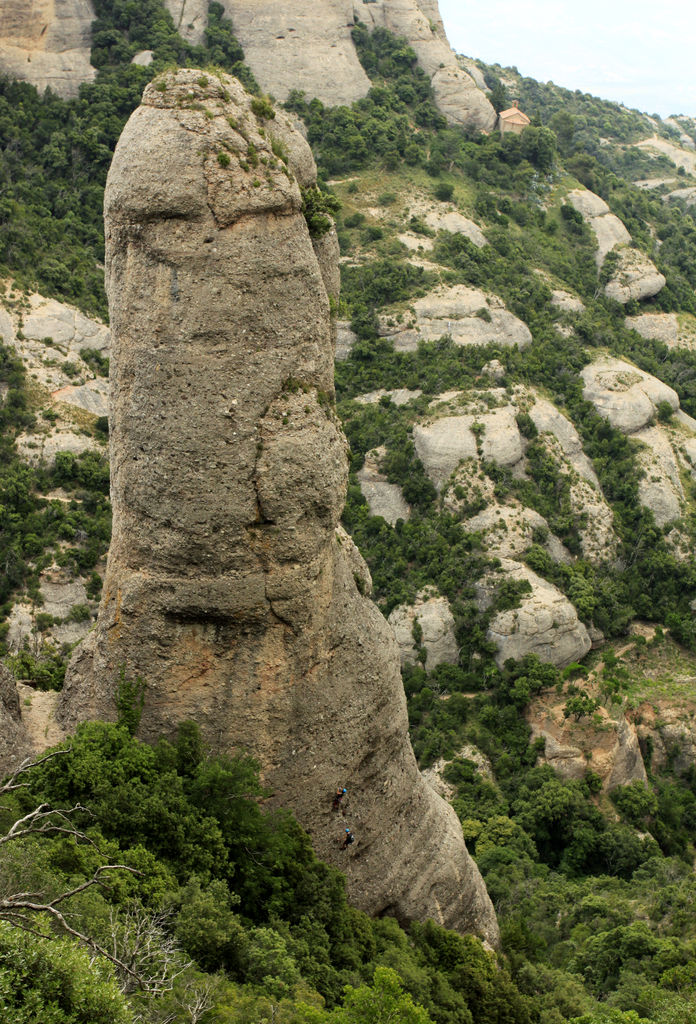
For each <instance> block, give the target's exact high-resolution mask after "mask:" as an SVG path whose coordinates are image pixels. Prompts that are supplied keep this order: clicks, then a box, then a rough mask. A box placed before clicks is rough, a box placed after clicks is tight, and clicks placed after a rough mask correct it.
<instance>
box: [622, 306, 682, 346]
mask: <svg viewBox="0 0 696 1024" xmlns="http://www.w3.org/2000/svg"><path fill="white" fill-rule="evenodd" d="M626 326H627V327H630V328H632V329H633V330H634V331H638V333H639V334H640V335H642V337H644V338H649V339H651V340H654V341H661V342H662V344H663V345H666V346H667V348H687V349H692V350H693V349H695V348H696V317H694V316H692V315H691V314H690V313H640V314H639V315H638V316H627V317H626Z"/></svg>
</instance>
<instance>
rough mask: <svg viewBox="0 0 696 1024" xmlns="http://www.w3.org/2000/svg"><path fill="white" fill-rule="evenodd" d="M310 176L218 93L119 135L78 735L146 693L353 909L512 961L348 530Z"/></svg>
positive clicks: (235, 92)
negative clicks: (96, 560) (434, 930)
mask: <svg viewBox="0 0 696 1024" xmlns="http://www.w3.org/2000/svg"><path fill="white" fill-rule="evenodd" d="M286 161H287V162H286ZM313 174H314V168H313V161H312V157H311V154H310V151H309V149H308V147H307V145H306V143H305V142H304V140H303V139H302V138H301V137H300V136H299V135H298V134H297V133H296V132H294V130H293V129H292V127H291V125H290V122H289V121H288V120H287V119H286V118H285V117H284V115H282V114H280V113H278V114H276V116H275V118H273V119H271V120H268V119H266V120H259V119H258V118H257V116H255V114H254V112H253V111H252V104H251V98H250V97H249V96H247V95H246V94H245V93H244V91H243V90H242V88H241V86H240V85H239V83H238V82H237V81H236V80H234V79H232V78H228V77H225V76H223V77H222V79H218V78H215V77H210V76H203V75H201V73H200V72H196V71H180V72H178V73H176V74H174V73H172V74H169V75H168V76H167V77H165V78H161V79H159V80H157V81H155V82H154V83H153V84H151V85H150V86H148V88H147V89H146V91H145V94H144V97H143V103H142V105H141V106H140V107H139V109H138V110H137V111H136V112H135V113H134V114H133V116H132V117H131V119H130V121H129V122H128V124H127V126H126V128H125V130H124V132H123V135H122V137H121V140H120V142H119V144H118V147H117V149H116V153H115V156H114V161H113V165H112V168H111V171H110V174H109V179H108V182H107V189H106V199H105V210H106V239H107V261H106V262H107V290H108V293H109V298H110V308H111V326H112V337H113V342H112V363H111V367H112V381H111V386H112V396H111V399H112V407H111V466H112V500H113V511H114V524H113V538H112V545H111V549H110V554H109V562H108V567H107V573H106V580H105V585H104V594H103V598H102V605H101V608H100V613H99V619H98V623H97V627H96V629H95V631H94V632H93V633H92V634H91V635H90V637H89V638H88V640H87V641H86V642H85V643H84V644H83V646H82V648H81V649H79V650H78V652H77V654H76V656H75V657H74V659H73V661H72V664H71V666H70V668H69V672H68V677H67V680H66V686H65V690H64V692H63V695H62V704H61V712H60V717H61V719H62V721H63V722H64V723H65V724H67V725H69V726H74V725H75V724H76V723H77V721H78V720H80V719H85V718H89V717H93V716H100V717H106V718H112V717H114V714H115V694H116V689H117V685H118V678H119V670H120V669H121V667H122V666H123V667H124V668H125V671H126V673H127V674H128V675H129V676H134V675H136V674H137V675H141V676H143V677H144V678H145V679H146V680H147V684H148V689H147V698H146V703H145V708H144V713H143V717H142V721H141V729H140V732H141V735H142V736H143V737H144V738H147V739H155V738H156V737H158V736H160V735H162V734H163V733H164V734H171V733H172V732H173V731H174V729H175V727H176V725H177V723H178V722H179V721H181V720H182V719H187V718H195V719H196V720H197V721H198V722H199V723H200V725H201V728H202V730H203V733H204V735H205V738H206V740H207V742H208V743H209V744H210V746H211V747H212V748H213V749H215V750H223V751H236V750H249V751H251V752H252V753H253V754H254V755H255V756H256V757H257V758H258V760H259V762H260V764H261V767H262V777H263V780H264V782H265V784H266V785H267V786H268V787H269V788H270V789H271V790H272V793H273V799H274V801H275V802H277V803H279V804H283V805H285V806H289V807H291V808H292V809H293V810H294V811H295V813H296V815H297V817H298V818H299V820H300V822H301V823H302V824H303V826H304V827H305V828H306V829H307V830H308V831H309V833H310V835H311V837H312V842H313V844H314V847H315V849H316V850H317V852H318V853H319V854H320V855H321V856H322V857H323V858H325V859H327V860H329V861H330V862H332V863H334V864H336V865H337V866H339V867H340V868H341V869H343V870H344V871H345V872H346V876H347V880H348V889H349V893H350V895H351V897H352V899H353V900H354V902H355V903H356V904H357V905H358V906H360V907H362V908H364V909H365V910H368V911H370V912H372V913H383V912H390V913H393V914H395V915H396V916H397V917H399V918H402V919H409V918H424V917H433V918H435V919H436V920H438V921H440V922H441V923H443V924H445V925H448V926H450V927H454V928H457V929H460V930H462V931H474V932H477V933H478V934H479V935H481V936H483V937H484V938H486V939H488V940H490V941H491V942H493V943H495V942H496V941H497V935H498V932H497V925H496V920H495V915H494V912H493V909H492V906H491V903H490V900H489V899H488V896H487V893H486V890H485V887H484V885H483V882H482V880H481V878H480V875H479V873H478V871H477V869H476V867H475V865H474V863H473V861H472V860H471V859H470V858H469V856H468V854H467V852H466V848H465V846H464V842H463V839H462V836H461V830H460V827H459V823H458V821H457V818H456V816H455V814H454V811H453V810H452V809H451V808H449V807H448V806H447V805H446V804H445V803H444V802H443V801H442V800H441V799H440V798H438V797H437V796H436V795H435V793H434V792H433V791H432V790H431V789H430V788H429V787H428V786H427V784H426V783H425V782H424V780H423V779H422V777H421V776H420V774H419V772H418V769H417V766H416V762H415V758H414V755H413V751H412V749H411V746H410V743H409V740H408V733H407V728H408V726H407V718H406V704H405V697H404V693H403V689H402V686H401V680H400V676H399V655H398V650H397V648H396V643H395V640H394V637H393V634H392V632H391V629H390V628H389V626H388V625H387V623H386V622H385V620H384V619H383V618H382V616H381V615H380V613H379V612H378V610H377V608H376V607H375V605H374V604H373V603H372V602H371V601H370V600H369V599H368V598H367V597H366V596H365V593H366V592H367V591H369V586H370V581H369V573H368V572H367V568H366V566H365V565H364V563H363V561H362V559H361V558H360V555H359V554H358V552H357V550H356V549H355V548H354V547H353V545H352V542H351V541H350V540H349V538H348V537H347V535H346V534H345V533H343V532H342V531H337V527H338V519H339V514H340V511H341V509H342V506H343V502H344V498H345V489H346V476H347V461H346V442H345V439H344V437H343V434H342V432H341V429H340V426H339V425H338V422H337V420H336V418H335V416H334V413H333V411H332V393H333V352H332V344H331V331H330V318H329V302H328V297H327V291H326V287H325V283H324V282H325V281H329V282H330V281H331V280H332V279H333V278H332V275H331V274H330V272H329V269H330V268H328V266H327V265H326V248H327V247H325V246H324V247H322V251H321V259H322V264H323V266H320V260H319V259H318V258H317V255H316V253H315V251H314V248H313V245H312V240H311V238H310V236H309V233H308V230H307V227H306V223H305V220H304V217H303V215H302V212H301V205H302V196H301V190H300V188H301V186H308V185H310V184H311V182H312V180H313ZM322 270H323V271H324V273H322ZM338 783H341V784H344V785H346V786H347V787H348V788H349V791H350V800H351V802H350V817H349V818H347V819H345V821H347V822H349V824H350V825H351V826H352V828H353V829H354V832H355V834H356V836H357V840H358V841H357V843H356V845H355V846H354V847H353V848H352V852H351V853H350V854H348V853H345V852H340V851H339V850H338V848H337V838H338V835H339V833H340V831H341V830H342V828H343V826H344V824H345V821H344V819H341V820H340V822H339V821H337V819H336V816H335V815H333V814H332V813H331V811H330V796H331V793H332V791H333V789H334V788H335V786H336V785H337V784H338Z"/></svg>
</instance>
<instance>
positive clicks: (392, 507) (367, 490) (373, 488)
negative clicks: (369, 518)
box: [357, 448, 411, 526]
mask: <svg viewBox="0 0 696 1024" xmlns="http://www.w3.org/2000/svg"><path fill="white" fill-rule="evenodd" d="M385 455H386V448H374V449H373V450H372V451H370V452H367V454H366V455H365V462H364V463H363V465H362V467H361V468H360V469H359V470H358V474H357V476H358V482H359V484H360V490H361V491H362V492H363V496H364V498H365V501H366V502H367V505H368V508H369V509H370V512H371V514H372V515H373V516H381V517H382V519H384V520H386V522H388V523H389V525H390V526H394V525H395V523H396V522H398V520H399V519H403V520H404V521H406V520H407V519H409V518H410V515H411V508H410V506H409V504H408V502H407V501H406V499H405V498H404V496H403V494H402V493H401V488H400V487H399V485H398V484H390V483H389V481H388V480H387V478H386V476H385V475H384V474H383V473H382V471H381V470H380V468H379V467H380V463H381V461H382V459H383V458H384V456H385Z"/></svg>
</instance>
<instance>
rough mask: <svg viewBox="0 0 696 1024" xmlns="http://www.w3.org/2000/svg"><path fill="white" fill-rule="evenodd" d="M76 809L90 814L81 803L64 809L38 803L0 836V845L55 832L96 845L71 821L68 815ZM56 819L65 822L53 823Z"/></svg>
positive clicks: (75, 811) (74, 812)
mask: <svg viewBox="0 0 696 1024" xmlns="http://www.w3.org/2000/svg"><path fill="white" fill-rule="evenodd" d="M78 811H81V812H82V813H83V814H89V815H90V816H91V811H89V810H88V809H87V808H86V807H83V806H82V804H75V806H74V807H68V808H66V809H65V810H64V809H62V808H52V807H51V805H50V804H40V805H39V806H38V807H35V808H34V810H33V811H30V812H29V813H28V814H25V815H24V817H23V818H19V819H18V820H17V821H16V822H15V823H14V825H13V826H12V828H11V829H10V830H9V831H8V832H6V833H5V835H4V836H0V846H2V845H3V843H10V842H12V840H14V839H24V838H26V837H27V836H30V835H31V836H37V835H55V834H56V833H59V834H61V833H62V834H63V835H68V836H72V838H73V839H75V841H77V840H78V839H79V840H81V841H82V842H84V843H89V845H90V846H94V847H96V844H95V843H94V842H93V840H92V839H90V837H89V836H88V835H87V834H86V833H85V832H81V831H80V830H79V829H77V828H75V826H74V825H73V823H72V822H71V820H70V815H71V814H76V813H77V812H78ZM56 820H57V821H63V822H65V824H64V825H59V824H55V821H56Z"/></svg>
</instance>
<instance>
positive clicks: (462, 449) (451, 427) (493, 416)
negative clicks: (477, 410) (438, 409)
mask: <svg viewBox="0 0 696 1024" xmlns="http://www.w3.org/2000/svg"><path fill="white" fill-rule="evenodd" d="M472 427H473V428H474V430H475V431H476V432H477V433H479V438H480V446H481V453H482V456H483V458H485V459H490V460H492V461H493V462H497V463H498V464H499V465H501V466H514V465H515V464H516V463H518V462H519V461H520V459H521V458H522V455H523V447H522V437H521V435H520V431H519V427H518V426H517V420H516V418H515V410H514V409H513V408H512V407H511V406H503V407H502V408H499V409H493V410H492V411H491V412H488V413H482V414H481V415H475V414H468V415H464V416H441V417H439V418H438V419H433V420H430V421H426V422H425V423H417V424H416V425H415V426H414V428H413V441H414V444H415V447H416V452H417V454H418V458H419V459H420V460H421V462H422V463H423V466H424V467H425V471H426V473H427V474H428V476H429V477H430V479H431V480H432V482H433V484H434V485H435V487H437V489H438V490H441V489H442V486H443V484H444V483H445V481H446V480H447V479H448V478H449V476H450V475H451V474H452V473H453V472H454V470H455V469H456V468H457V466H458V465H459V463H460V462H462V461H463V460H464V459H471V458H476V456H477V442H476V434H475V433H474V430H472Z"/></svg>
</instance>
